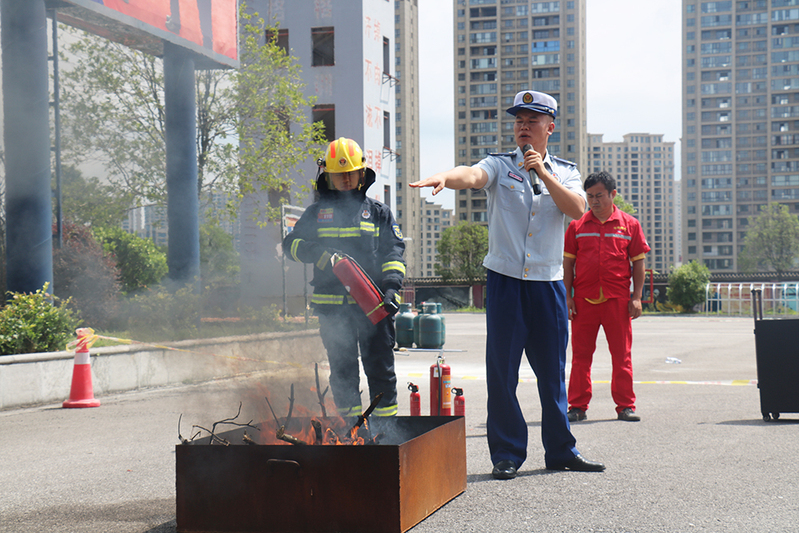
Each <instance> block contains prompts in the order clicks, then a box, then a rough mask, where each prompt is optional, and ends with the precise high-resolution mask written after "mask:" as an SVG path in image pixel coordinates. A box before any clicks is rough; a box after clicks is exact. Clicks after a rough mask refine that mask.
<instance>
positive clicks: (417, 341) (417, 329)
mask: <svg viewBox="0 0 799 533" xmlns="http://www.w3.org/2000/svg"><path fill="white" fill-rule="evenodd" d="M425 305H427V304H425V303H424V302H422V305H421V306H420V307H419V311H418V312H417V313H416V316H415V317H413V343H414V344H415V345H416V347H417V348H421V347H422V346H421V345H422V343H421V341H420V339H419V335H420V334H421V332H422V330H421V328H420V327H419V322H420V321H421V320H422V315H424V309H425Z"/></svg>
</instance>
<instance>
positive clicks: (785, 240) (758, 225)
mask: <svg viewBox="0 0 799 533" xmlns="http://www.w3.org/2000/svg"><path fill="white" fill-rule="evenodd" d="M798 257H799V218H797V217H796V216H795V215H792V214H791V213H790V211H789V209H788V206H787V205H781V204H778V203H776V202H773V203H770V204H768V205H766V206H765V207H764V208H763V209H761V211H760V214H758V215H757V216H756V217H754V219H752V218H750V219H749V227H748V229H747V232H746V236H745V237H744V249H743V252H742V253H741V254H740V256H739V258H738V267H739V269H740V270H742V271H744V272H754V271H766V270H772V271H775V272H777V273H780V274H781V273H783V272H786V271H789V270H793V269H794V268H795V265H796V260H797V258H798Z"/></svg>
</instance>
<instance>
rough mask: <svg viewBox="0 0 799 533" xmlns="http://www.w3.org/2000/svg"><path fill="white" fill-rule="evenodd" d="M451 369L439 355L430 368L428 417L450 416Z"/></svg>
mask: <svg viewBox="0 0 799 533" xmlns="http://www.w3.org/2000/svg"><path fill="white" fill-rule="evenodd" d="M451 385H452V369H451V368H450V366H449V365H448V364H446V363H445V362H444V356H442V355H441V354H439V356H438V359H436V362H435V364H433V366H431V367H430V416H452V393H451V391H450V386H451Z"/></svg>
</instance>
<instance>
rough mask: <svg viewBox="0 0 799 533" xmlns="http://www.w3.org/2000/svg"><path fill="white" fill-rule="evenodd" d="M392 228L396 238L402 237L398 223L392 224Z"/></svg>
mask: <svg viewBox="0 0 799 533" xmlns="http://www.w3.org/2000/svg"><path fill="white" fill-rule="evenodd" d="M391 229H392V230H394V236H395V237H396V238H398V239H402V231H400V228H399V226H398V225H397V224H394V225H393V226H391Z"/></svg>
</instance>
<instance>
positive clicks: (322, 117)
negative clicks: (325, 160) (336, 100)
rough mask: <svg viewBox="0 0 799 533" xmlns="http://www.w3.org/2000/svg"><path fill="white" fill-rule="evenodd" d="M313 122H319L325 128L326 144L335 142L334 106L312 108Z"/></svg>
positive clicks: (322, 105) (326, 105)
mask: <svg viewBox="0 0 799 533" xmlns="http://www.w3.org/2000/svg"><path fill="white" fill-rule="evenodd" d="M313 121H314V122H321V123H322V125H323V126H324V127H325V131H324V134H325V138H326V139H327V141H328V142H332V141H334V140H336V106H335V105H334V104H320V105H315V106H313Z"/></svg>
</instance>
